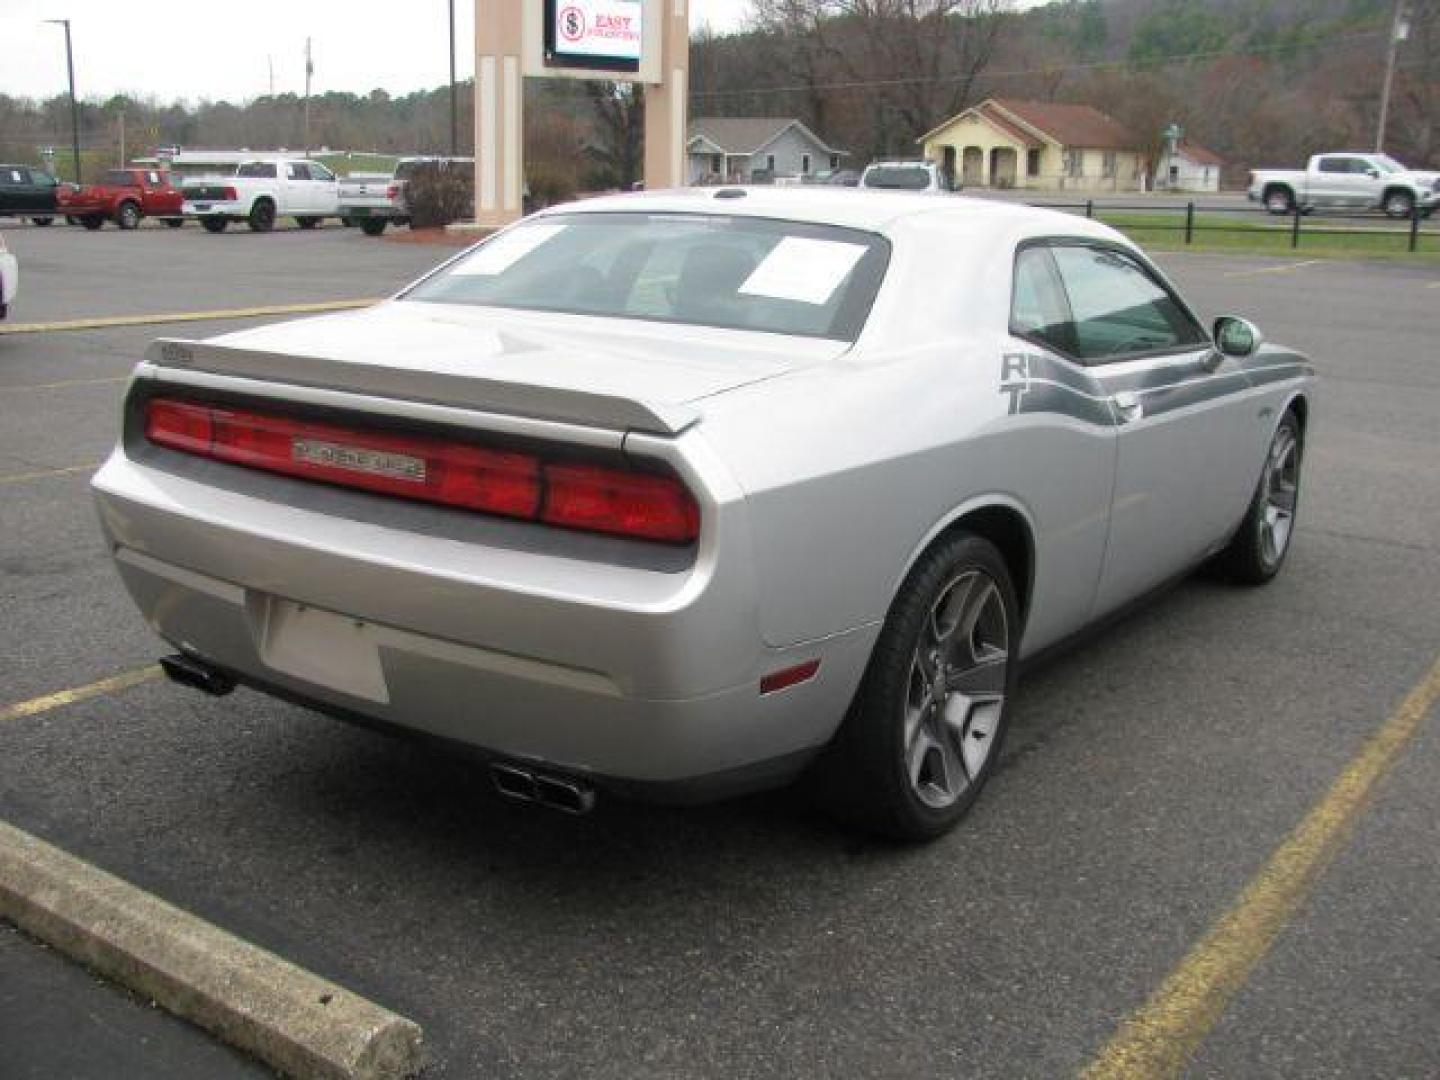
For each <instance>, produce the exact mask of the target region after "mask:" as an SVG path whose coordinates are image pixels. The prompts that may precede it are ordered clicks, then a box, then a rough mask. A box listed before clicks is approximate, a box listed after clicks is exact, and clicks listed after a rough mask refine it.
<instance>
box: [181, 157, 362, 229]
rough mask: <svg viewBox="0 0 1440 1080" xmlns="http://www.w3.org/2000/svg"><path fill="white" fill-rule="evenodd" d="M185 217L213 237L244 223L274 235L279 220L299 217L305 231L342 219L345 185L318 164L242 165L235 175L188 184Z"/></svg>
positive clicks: (284, 160) (274, 161) (282, 160)
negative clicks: (198, 224)
mask: <svg viewBox="0 0 1440 1080" xmlns="http://www.w3.org/2000/svg"><path fill="white" fill-rule="evenodd" d="M181 192H182V193H183V195H184V197H185V201H184V214H185V216H186V217H187V218H197V219H199V221H200V224H201V225H203V226H204V227H205V229H206V230H207V231H208V232H213V233H218V232H224V231H225V227H226V226H227V225H229V224H230V222H232V221H243V222H245V223H246V224H248V225H249V226H250V228H251V229H252V230H253V231H255V232H269V231H270V230H271V229H273V228H274V227H275V222H276V220H277V219H279V218H282V217H293V218H294V219H295V221H296V223H297V224H298V225H299V226H300V227H301V228H302V229H313V228H315V227H316V226H317V225H319V224H320V222H321V221H323V220H324V219H325V218H327V217H329V218H333V217H339V216H340V184H339V182H338V181H337V180H336V179H335V174H334V173H332V172H331V171H330V170H329V169H327V168H326V167H325V166H324V165H322V164H320V162H318V161H309V160H307V159H305V158H290V157H276V158H265V159H263V160H260V159H257V160H255V161H246V162H242V163H241V164H240V165H239V167H238V168H236V170H235V175H233V176H227V177H224V178H219V179H204V178H196V179H192V180H187V181H185V184H184V186H183V187H182V188H181Z"/></svg>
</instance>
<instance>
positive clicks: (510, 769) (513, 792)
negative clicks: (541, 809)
mask: <svg viewBox="0 0 1440 1080" xmlns="http://www.w3.org/2000/svg"><path fill="white" fill-rule="evenodd" d="M490 780H491V782H492V783H493V784H494V785H495V790H496V791H498V792H499V793H500V794H501V795H504V796H505V797H506V798H507V799H514V800H516V801H517V802H528V803H537V804H539V805H540V806H546V807H549V808H550V809H551V810H558V811H560V812H561V813H562V814H572V815H574V816H576V817H581V816H583V815H585V814H588V813H590V811H591V810H594V809H595V789H594V788H593V787H591V786H590V785H589V784H587V783H585V782H584V781H582V780H576V779H574V778H573V777H569V776H560V775H558V774H555V773H544V772H536V771H535V770H534V769H527V768H525V767H523V766H520V765H511V764H507V763H505V762H493V763H492V764H491V765H490Z"/></svg>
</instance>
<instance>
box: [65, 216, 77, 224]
mask: <svg viewBox="0 0 1440 1080" xmlns="http://www.w3.org/2000/svg"><path fill="white" fill-rule="evenodd" d="M65 224H66V225H79V224H80V219H79V218H78V217H76V216H75V215H74V214H66V215H65Z"/></svg>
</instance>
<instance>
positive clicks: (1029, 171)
mask: <svg viewBox="0 0 1440 1080" xmlns="http://www.w3.org/2000/svg"><path fill="white" fill-rule="evenodd" d="M1025 175H1026V176H1039V175H1040V151H1039V150H1027V151H1026V152H1025Z"/></svg>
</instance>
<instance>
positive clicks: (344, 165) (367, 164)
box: [315, 154, 400, 176]
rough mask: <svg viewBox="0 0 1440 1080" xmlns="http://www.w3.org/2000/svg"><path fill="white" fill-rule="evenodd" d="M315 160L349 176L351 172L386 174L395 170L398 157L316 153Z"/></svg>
mask: <svg viewBox="0 0 1440 1080" xmlns="http://www.w3.org/2000/svg"><path fill="white" fill-rule="evenodd" d="M315 160H316V161H319V162H321V163H322V164H323V165H325V166H326V167H328V168H329V169H330V171H331V172H333V173H335V174H336V175H338V176H349V175H350V174H351V173H385V174H386V175H387V176H388V175H390V174H391V173H393V172H394V171H395V163H396V162H397V161H399V160H400V158H399V156H398V155H396V154H316V155H315Z"/></svg>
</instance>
